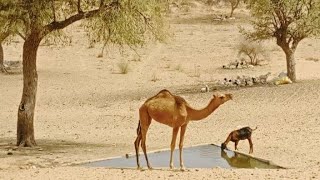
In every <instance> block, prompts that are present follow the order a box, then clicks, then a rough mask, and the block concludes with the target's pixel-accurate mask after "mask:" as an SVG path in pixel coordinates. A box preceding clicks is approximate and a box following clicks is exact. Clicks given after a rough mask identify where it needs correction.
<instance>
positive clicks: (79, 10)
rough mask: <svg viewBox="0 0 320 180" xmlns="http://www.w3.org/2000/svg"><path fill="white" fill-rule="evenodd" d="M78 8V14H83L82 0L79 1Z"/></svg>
mask: <svg viewBox="0 0 320 180" xmlns="http://www.w3.org/2000/svg"><path fill="white" fill-rule="evenodd" d="M77 8H78V13H79V14H80V13H82V10H81V0H78V4H77Z"/></svg>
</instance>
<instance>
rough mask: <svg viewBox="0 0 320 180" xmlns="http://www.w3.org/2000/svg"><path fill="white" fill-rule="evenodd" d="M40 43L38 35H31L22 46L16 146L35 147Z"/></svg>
mask: <svg viewBox="0 0 320 180" xmlns="http://www.w3.org/2000/svg"><path fill="white" fill-rule="evenodd" d="M40 41H41V39H40V38H39V35H38V34H31V35H30V36H28V37H27V38H26V41H25V42H24V44H23V57H22V58H23V92H22V98H21V102H20V105H19V109H18V124H17V146H25V147H32V146H35V145H36V141H35V138H34V128H33V119H34V110H35V104H36V94H37V84H38V74H37V67H36V60H37V50H38V47H39V44H40Z"/></svg>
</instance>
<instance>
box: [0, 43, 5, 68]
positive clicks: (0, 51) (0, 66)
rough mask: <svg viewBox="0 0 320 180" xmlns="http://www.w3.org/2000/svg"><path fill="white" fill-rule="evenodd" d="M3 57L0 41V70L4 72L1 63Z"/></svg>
mask: <svg viewBox="0 0 320 180" xmlns="http://www.w3.org/2000/svg"><path fill="white" fill-rule="evenodd" d="M3 59H4V55H3V47H2V44H1V42H0V72H4V71H5V69H4V64H3V61H4V60H3Z"/></svg>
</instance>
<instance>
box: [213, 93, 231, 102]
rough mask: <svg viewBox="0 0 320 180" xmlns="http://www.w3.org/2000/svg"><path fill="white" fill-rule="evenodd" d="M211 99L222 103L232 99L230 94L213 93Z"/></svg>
mask: <svg viewBox="0 0 320 180" xmlns="http://www.w3.org/2000/svg"><path fill="white" fill-rule="evenodd" d="M213 100H214V101H215V102H216V103H219V104H223V103H225V102H227V101H229V100H232V94H213Z"/></svg>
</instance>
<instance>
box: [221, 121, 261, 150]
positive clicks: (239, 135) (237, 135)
mask: <svg viewBox="0 0 320 180" xmlns="http://www.w3.org/2000/svg"><path fill="white" fill-rule="evenodd" d="M257 128H258V127H256V128H255V129H251V128H250V127H243V128H241V129H237V130H234V131H232V132H231V133H230V134H229V136H228V138H227V139H226V141H225V142H224V143H222V144H221V149H222V150H223V149H226V148H227V144H228V143H229V141H232V142H234V149H235V150H238V148H237V145H238V143H239V141H240V140H245V139H248V141H249V145H250V151H249V154H251V153H253V144H252V140H251V134H252V131H254V130H256V129H257Z"/></svg>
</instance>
